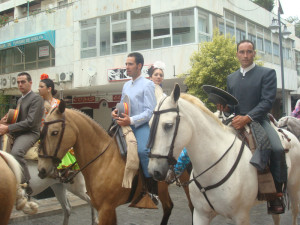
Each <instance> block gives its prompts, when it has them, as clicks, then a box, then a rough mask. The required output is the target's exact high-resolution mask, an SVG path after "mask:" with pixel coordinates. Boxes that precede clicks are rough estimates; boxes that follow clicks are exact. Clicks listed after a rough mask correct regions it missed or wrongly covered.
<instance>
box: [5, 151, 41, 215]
mask: <svg viewBox="0 0 300 225" xmlns="http://www.w3.org/2000/svg"><path fill="white" fill-rule="evenodd" d="M0 154H1V155H2V156H3V158H4V160H5V161H6V163H7V165H8V166H9V168H10V169H11V170H12V171H13V173H14V174H15V177H16V181H17V187H16V191H17V197H16V209H17V210H22V211H23V212H24V213H26V214H35V213H37V210H38V205H37V204H36V203H35V202H30V201H29V200H28V199H27V197H26V193H25V190H24V189H23V188H21V186H20V183H21V179H22V176H23V171H22V167H21V165H20V164H19V162H18V161H17V160H16V159H15V157H13V156H12V155H11V154H9V153H7V152H3V151H1V153H0Z"/></svg>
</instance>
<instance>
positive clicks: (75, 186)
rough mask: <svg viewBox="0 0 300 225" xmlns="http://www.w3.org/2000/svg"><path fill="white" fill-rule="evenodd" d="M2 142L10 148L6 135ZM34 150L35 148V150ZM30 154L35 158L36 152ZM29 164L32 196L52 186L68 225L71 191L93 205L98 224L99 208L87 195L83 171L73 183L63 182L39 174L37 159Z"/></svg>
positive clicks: (95, 219) (93, 214)
mask: <svg viewBox="0 0 300 225" xmlns="http://www.w3.org/2000/svg"><path fill="white" fill-rule="evenodd" d="M2 142H3V143H4V144H3V147H4V148H5V149H6V148H9V146H8V145H9V143H8V139H7V136H6V135H3V136H2ZM33 152H34V150H33ZM30 153H31V152H30ZM30 153H29V155H33V158H34V153H33V154H30ZM27 165H28V169H29V173H30V176H31V179H30V187H31V188H32V191H33V192H32V194H31V195H30V196H35V195H37V194H39V193H41V192H42V191H44V190H45V189H47V188H48V187H51V189H52V190H53V192H54V194H55V196H56V198H57V200H58V202H59V203H60V205H61V207H62V209H63V213H64V220H63V225H68V224H69V217H70V215H71V208H72V206H71V204H70V202H69V200H68V198H67V195H66V191H67V190H68V191H70V192H71V193H73V194H74V195H76V196H78V197H79V198H81V199H82V200H84V201H86V202H87V203H88V204H89V205H90V207H91V215H92V225H97V224H98V213H97V210H95V209H94V208H93V206H92V204H91V199H90V197H89V196H88V195H87V193H86V192H87V191H86V186H85V181H84V177H83V175H82V173H81V172H80V173H78V174H77V175H76V176H75V178H74V179H73V181H74V182H73V183H72V184H70V183H61V182H60V181H59V180H56V179H53V178H49V177H47V178H45V179H41V178H40V177H39V176H38V170H37V165H38V161H37V160H27Z"/></svg>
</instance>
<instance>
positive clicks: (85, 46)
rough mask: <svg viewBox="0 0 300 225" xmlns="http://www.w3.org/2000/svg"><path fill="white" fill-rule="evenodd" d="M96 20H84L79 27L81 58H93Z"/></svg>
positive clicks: (95, 51)
mask: <svg viewBox="0 0 300 225" xmlns="http://www.w3.org/2000/svg"><path fill="white" fill-rule="evenodd" d="M96 25H97V20H96V19H89V20H84V21H82V22H81V23H80V26H81V58H88V57H95V56H96V55H97V46H96Z"/></svg>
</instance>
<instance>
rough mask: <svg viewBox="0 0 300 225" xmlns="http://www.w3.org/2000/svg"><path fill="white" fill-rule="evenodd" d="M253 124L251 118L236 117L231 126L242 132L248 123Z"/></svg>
mask: <svg viewBox="0 0 300 225" xmlns="http://www.w3.org/2000/svg"><path fill="white" fill-rule="evenodd" d="M250 122H251V118H250V117H249V116H247V115H246V116H240V115H238V116H235V117H234V118H233V119H232V123H231V125H232V126H233V127H234V128H235V129H237V130H240V129H242V128H244V127H245V126H246V125H247V124H248V123H250Z"/></svg>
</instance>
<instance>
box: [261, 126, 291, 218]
mask: <svg viewBox="0 0 300 225" xmlns="http://www.w3.org/2000/svg"><path fill="white" fill-rule="evenodd" d="M261 125H262V127H263V128H264V130H265V131H266V133H267V135H268V137H269V140H270V143H271V146H272V152H271V156H270V170H271V172H272V175H273V179H274V181H275V187H276V190H277V193H278V194H279V195H278V199H276V200H275V201H272V202H270V205H271V207H273V208H274V212H275V213H283V212H284V207H283V204H281V202H282V192H283V184H286V182H287V165H286V161H285V152H284V149H283V147H282V144H281V141H280V139H279V136H278V134H277V132H276V131H275V130H274V128H273V127H272V126H271V125H270V123H269V122H267V121H263V122H262V124H261ZM278 205H279V206H278Z"/></svg>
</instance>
